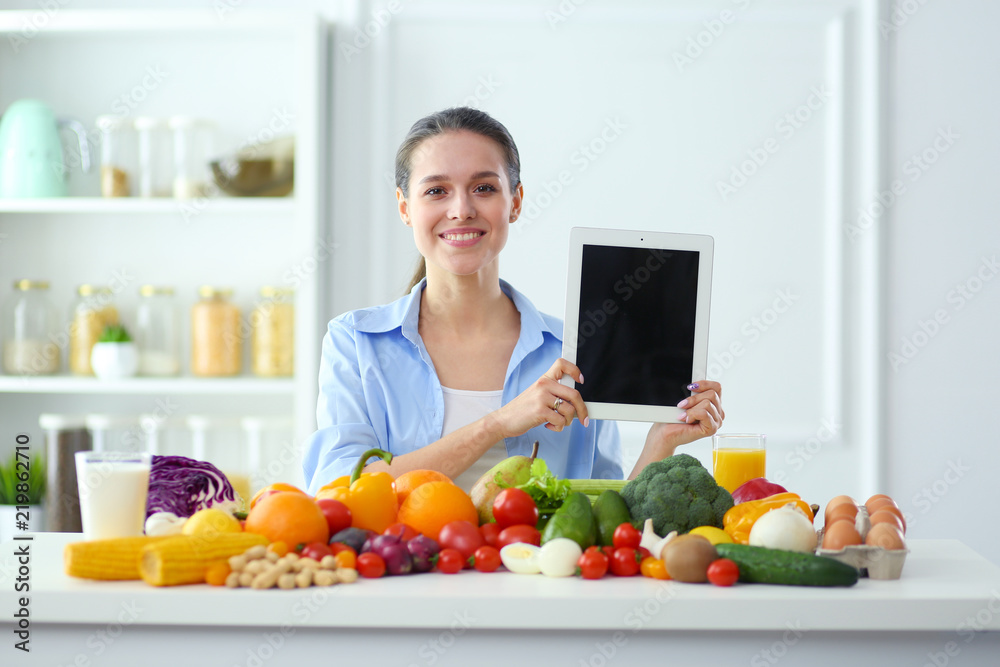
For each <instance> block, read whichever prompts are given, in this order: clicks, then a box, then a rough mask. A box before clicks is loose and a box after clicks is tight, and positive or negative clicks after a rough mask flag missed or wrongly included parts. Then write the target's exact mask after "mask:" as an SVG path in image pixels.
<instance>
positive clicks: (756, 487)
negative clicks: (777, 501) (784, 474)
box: [733, 477, 788, 505]
mask: <svg viewBox="0 0 1000 667" xmlns="http://www.w3.org/2000/svg"><path fill="white" fill-rule="evenodd" d="M778 493H788V491H787V490H786V489H785V487H783V486H782V485H780V484H775V483H774V482H769V481H767V480H766V479H764V478H763V477H756V478H754V479H751V480H749V481H747V482H744V483H743V484H741V485H740V486H738V487H737V488H736V490H735V491H733V503H735V504H737V505H739V504H740V503H745V502H749V501H751V500H760V499H761V498H767V497H768V496H773V495H775V494H778Z"/></svg>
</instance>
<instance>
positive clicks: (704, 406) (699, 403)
mask: <svg viewBox="0 0 1000 667" xmlns="http://www.w3.org/2000/svg"><path fill="white" fill-rule="evenodd" d="M692 387H693V389H692V391H693V392H694V393H693V394H692V395H691V396H689V397H688V398H686V399H684V400H683V401H681V402H680V403H679V404H678V405H677V407H679V408H683V409H684V423H672V424H662V423H660V424H653V426H652V427H651V428H650V429H649V435H648V436H646V446H645V450H650V451H649V452H648V453H649V454H650V455H651V458H655V459H657V460H659V459H664V458H666V457H668V456H672V455H673V453H674V450H675V449H676V448H677V447H679V446H680V445H686V444H687V443H689V442H694V441H695V440H698V439H700V438H704V437H706V436H710V435H714V434H715V432H716V431H718V430H719V427H720V426H722V420H723V419H725V418H726V411H725V410H723V409H722V385H721V384H719V383H718V382H711V381H709V380H699V381H697V382H695V383H692ZM644 453H646V452H645V451H644Z"/></svg>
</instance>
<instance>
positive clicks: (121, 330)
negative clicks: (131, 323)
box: [97, 324, 132, 343]
mask: <svg viewBox="0 0 1000 667" xmlns="http://www.w3.org/2000/svg"><path fill="white" fill-rule="evenodd" d="M97 342H98V343H131V342H132V337H131V336H129V335H128V331H126V329H125V327H123V326H121V325H120V324H109V325H108V326H106V327H104V331H102V332H101V337H100V338H99V339H98V340H97Z"/></svg>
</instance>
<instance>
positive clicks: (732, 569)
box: [708, 558, 740, 586]
mask: <svg viewBox="0 0 1000 667" xmlns="http://www.w3.org/2000/svg"><path fill="white" fill-rule="evenodd" d="M739 578H740V568H739V566H738V565H737V564H736V563H734V562H733V561H731V560H729V559H728V558H718V559H716V560H713V561H712V564H711V565H709V566H708V580H709V581H710V582H712V583H713V584H715V585H716V586H732V585H733V584H735V583H736V581H737V580H738V579H739Z"/></svg>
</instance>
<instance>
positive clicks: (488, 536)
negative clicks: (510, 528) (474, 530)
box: [479, 523, 500, 549]
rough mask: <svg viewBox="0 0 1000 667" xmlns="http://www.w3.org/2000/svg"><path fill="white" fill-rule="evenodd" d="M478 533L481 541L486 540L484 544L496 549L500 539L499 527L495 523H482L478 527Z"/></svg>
mask: <svg viewBox="0 0 1000 667" xmlns="http://www.w3.org/2000/svg"><path fill="white" fill-rule="evenodd" d="M479 532H480V533H482V536H483V539H484V540H486V544H488V545H490V546H491V547H496V548H498V549H499V548H500V547H497V540H498V539H499V538H500V525H499V524H497V523H484V524H483V525H481V526H480V527H479Z"/></svg>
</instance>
